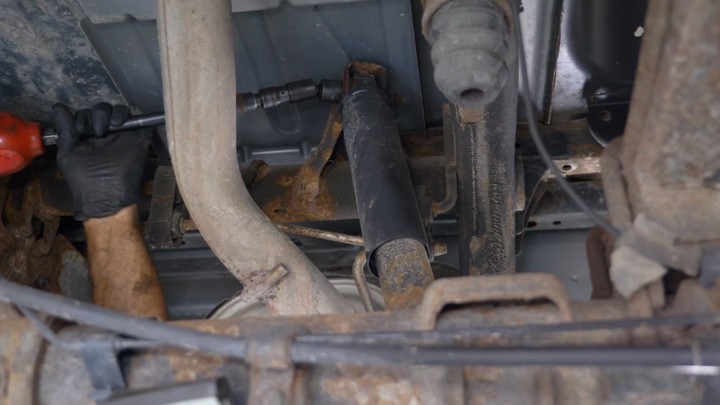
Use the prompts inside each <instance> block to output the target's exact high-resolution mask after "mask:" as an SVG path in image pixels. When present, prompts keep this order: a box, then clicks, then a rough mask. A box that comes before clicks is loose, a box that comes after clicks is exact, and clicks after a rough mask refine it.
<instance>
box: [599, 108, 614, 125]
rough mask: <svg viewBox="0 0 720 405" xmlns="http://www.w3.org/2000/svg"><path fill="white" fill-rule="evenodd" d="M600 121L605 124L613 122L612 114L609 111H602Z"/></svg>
mask: <svg viewBox="0 0 720 405" xmlns="http://www.w3.org/2000/svg"><path fill="white" fill-rule="evenodd" d="M600 119H601V120H602V121H603V122H610V121H612V113H611V112H610V111H608V110H602V111H600Z"/></svg>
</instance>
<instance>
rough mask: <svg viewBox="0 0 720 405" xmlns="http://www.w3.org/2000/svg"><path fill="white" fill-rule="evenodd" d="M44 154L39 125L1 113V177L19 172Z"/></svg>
mask: <svg viewBox="0 0 720 405" xmlns="http://www.w3.org/2000/svg"><path fill="white" fill-rule="evenodd" d="M43 153H45V147H44V146H43V143H42V138H41V137H40V125H39V124H37V123H35V122H27V121H25V120H23V119H22V118H20V117H18V116H17V115H14V114H10V113H7V112H0V176H5V175H8V174H13V173H15V172H19V171H20V170H22V169H23V168H25V167H26V166H27V165H29V164H30V162H32V160H33V159H34V158H36V157H38V156H40V155H42V154H43Z"/></svg>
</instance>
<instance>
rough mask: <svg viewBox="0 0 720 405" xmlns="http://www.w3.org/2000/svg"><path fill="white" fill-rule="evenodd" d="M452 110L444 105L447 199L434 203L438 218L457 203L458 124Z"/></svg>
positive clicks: (434, 214) (434, 211) (435, 213)
mask: <svg viewBox="0 0 720 405" xmlns="http://www.w3.org/2000/svg"><path fill="white" fill-rule="evenodd" d="M452 114H453V113H452V109H451V108H450V106H449V105H447V104H445V105H443V132H444V133H445V135H444V147H443V153H444V154H445V198H443V199H442V201H433V202H432V215H433V217H436V216H438V215H440V214H443V213H445V212H448V211H450V210H451V209H453V208H454V207H455V204H456V203H457V151H456V142H457V139H456V138H457V135H458V130H457V124H456V123H455V120H454V119H453V115H452Z"/></svg>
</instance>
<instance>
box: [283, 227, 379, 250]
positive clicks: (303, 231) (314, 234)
mask: <svg viewBox="0 0 720 405" xmlns="http://www.w3.org/2000/svg"><path fill="white" fill-rule="evenodd" d="M278 228H280V230H281V231H283V232H285V233H289V234H293V235H300V236H307V237H310V238H316V239H323V240H329V241H331V242H338V243H344V244H346V245H354V246H364V245H365V244H364V242H363V240H362V236H355V235H346V234H344V233H339V232H331V231H324V230H322V229H314V228H308V227H305V226H297V225H288V224H278Z"/></svg>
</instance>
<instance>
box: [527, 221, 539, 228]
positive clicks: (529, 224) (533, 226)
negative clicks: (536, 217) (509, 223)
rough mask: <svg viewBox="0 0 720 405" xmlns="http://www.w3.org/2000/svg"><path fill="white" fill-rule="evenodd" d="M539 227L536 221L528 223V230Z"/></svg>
mask: <svg viewBox="0 0 720 405" xmlns="http://www.w3.org/2000/svg"><path fill="white" fill-rule="evenodd" d="M536 226H537V222H535V221H528V223H527V228H535V227H536Z"/></svg>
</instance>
